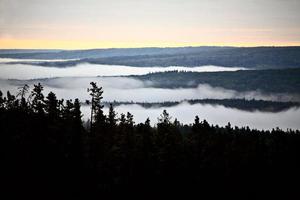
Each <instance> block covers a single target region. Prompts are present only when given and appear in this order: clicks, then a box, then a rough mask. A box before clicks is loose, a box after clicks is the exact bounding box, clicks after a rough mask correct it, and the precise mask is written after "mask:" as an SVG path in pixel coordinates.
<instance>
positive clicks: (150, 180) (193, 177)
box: [0, 82, 300, 198]
mask: <svg viewBox="0 0 300 200" xmlns="http://www.w3.org/2000/svg"><path fill="white" fill-rule="evenodd" d="M88 92H89V94H90V97H91V98H90V100H88V101H87V102H86V103H87V104H89V105H90V106H91V117H90V121H89V122H87V124H88V126H87V128H84V126H83V121H82V119H81V117H82V114H81V111H80V106H81V102H79V100H78V99H75V100H64V99H57V97H56V95H55V94H54V93H53V92H50V93H49V94H47V95H45V94H44V93H43V86H42V85H41V84H36V85H34V88H33V89H32V90H31V91H30V90H29V87H28V86H27V85H25V86H24V87H20V88H19V92H18V93H17V94H15V95H13V94H11V93H10V92H7V94H6V95H4V94H3V93H2V92H0V130H1V135H0V137H1V139H0V141H1V143H0V146H1V154H2V155H1V157H2V167H3V169H2V171H1V182H3V183H4V184H2V185H4V186H3V187H4V190H6V191H20V193H19V194H22V195H24V194H39V193H40V194H42V195H44V196H46V195H47V196H48V195H50V194H53V193H64V194H68V195H82V196H85V197H87V196H89V195H98V196H99V197H101V196H103V195H110V196H114V195H115V194H117V193H118V192H119V194H130V195H146V196H147V197H150V196H151V195H153V197H155V196H156V195H158V194H161V193H166V194H169V195H177V194H187V193H188V194H198V195H199V193H201V195H210V196H211V197H213V196H218V195H220V196H221V195H230V196H236V197H241V196H243V195H244V194H245V193H247V194H248V195H249V197H253V198H254V197H257V196H260V197H261V195H263V196H268V197H270V196H273V195H274V196H276V195H282V197H292V195H294V194H297V189H298V188H297V185H294V184H293V182H294V181H297V180H299V178H300V176H299V175H300V174H299V163H300V162H299V161H300V160H299V158H300V157H299V152H300V151H299V150H300V149H299V148H300V132H299V130H286V131H283V130H281V129H279V128H276V129H273V130H271V131H264V130H255V129H250V128H249V127H240V128H239V127H232V126H231V124H230V123H228V125H227V126H225V127H219V126H217V125H215V126H214V125H210V124H209V123H208V122H207V121H206V120H205V119H199V117H198V116H195V120H194V123H193V124H190V125H184V124H181V123H180V122H179V121H178V120H177V119H176V116H170V115H169V113H168V112H167V111H166V110H164V111H163V112H162V114H161V115H160V116H158V121H157V124H156V126H154V127H152V126H151V125H150V120H149V119H146V120H145V122H144V123H139V124H136V123H135V122H134V116H133V115H132V114H131V113H130V112H127V113H124V114H123V113H121V114H120V115H119V116H120V117H117V113H116V111H115V110H114V107H113V105H112V104H110V108H109V112H108V114H107V115H106V114H104V112H103V102H102V93H103V90H102V88H101V87H99V86H98V85H97V84H96V83H94V82H91V86H90V88H89V89H88ZM282 183H284V184H282ZM215 191H218V192H215ZM13 194H16V192H14V193H13ZM16 195H18V194H16ZM201 195H200V196H201ZM289 195H290V196H289Z"/></svg>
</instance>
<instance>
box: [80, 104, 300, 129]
mask: <svg viewBox="0 0 300 200" xmlns="http://www.w3.org/2000/svg"><path fill="white" fill-rule="evenodd" d="M164 109H166V110H167V111H168V112H169V114H170V115H171V116H172V121H173V120H174V119H175V118H177V119H178V120H179V121H180V122H181V123H184V124H190V123H193V122H194V119H195V116H196V115H198V116H199V118H200V119H201V120H203V119H206V120H207V121H208V122H209V123H210V124H214V125H219V126H225V125H227V123H228V122H230V123H231V125H232V126H238V127H242V126H249V127H250V128H256V129H264V130H271V129H272V128H276V127H279V128H281V129H284V130H286V129H288V128H290V129H300V124H299V119H300V109H295V108H292V109H289V110H287V111H283V112H279V113H265V112H259V111H256V112H247V111H241V110H237V109H232V108H225V107H224V106H212V105H202V104H194V105H190V104H188V103H181V104H179V105H177V106H173V107H168V108H164V107H162V108H149V109H146V108H143V107H141V106H139V105H121V106H117V107H115V110H116V112H117V113H118V116H120V114H121V113H126V112H130V113H132V114H133V115H134V121H135V122H136V123H140V122H144V121H145V120H146V119H147V117H149V118H150V120H151V124H152V125H155V124H156V123H157V118H158V117H159V116H160V114H161V113H162V111H163V110H164ZM104 111H105V113H106V114H107V113H108V108H105V109H104ZM82 112H83V114H84V117H83V118H84V119H85V120H87V119H88V118H89V116H90V107H88V106H83V107H82Z"/></svg>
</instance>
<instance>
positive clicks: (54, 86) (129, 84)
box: [0, 77, 300, 102]
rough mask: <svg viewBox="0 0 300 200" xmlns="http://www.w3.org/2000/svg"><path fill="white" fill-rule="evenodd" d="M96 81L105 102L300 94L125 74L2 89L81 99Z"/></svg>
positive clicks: (13, 83)
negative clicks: (156, 81)
mask: <svg viewBox="0 0 300 200" xmlns="http://www.w3.org/2000/svg"><path fill="white" fill-rule="evenodd" d="M91 81H94V82H97V84H98V85H99V86H101V87H103V90H104V93H103V97H104V98H103V100H105V101H114V100H116V101H135V102H163V101H182V100H186V99H231V98H245V99H256V100H272V101H299V100H300V97H299V96H292V95H286V94H263V93H261V92H260V91H248V92H237V91H234V90H228V89H224V88H220V87H211V86H210V85H206V84H200V85H198V87H197V88H177V89H167V88H154V87H152V83H151V81H145V82H143V81H140V80H137V79H134V78H126V77H69V78H68V77H65V78H52V79H42V80H3V79H0V89H1V90H2V91H3V92H6V91H7V90H10V91H11V92H12V93H16V91H17V88H18V87H20V86H23V85H24V84H28V85H29V86H30V88H31V89H32V88H33V84H37V83H38V82H40V83H41V84H42V85H43V86H44V89H45V92H44V93H45V94H47V93H49V92H50V91H52V92H54V93H55V94H56V95H57V97H58V98H64V99H75V98H79V99H80V100H81V101H85V100H86V99H89V98H90V97H89V95H88V93H87V88H88V87H90V82H91Z"/></svg>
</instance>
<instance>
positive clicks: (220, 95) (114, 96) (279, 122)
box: [0, 59, 300, 129]
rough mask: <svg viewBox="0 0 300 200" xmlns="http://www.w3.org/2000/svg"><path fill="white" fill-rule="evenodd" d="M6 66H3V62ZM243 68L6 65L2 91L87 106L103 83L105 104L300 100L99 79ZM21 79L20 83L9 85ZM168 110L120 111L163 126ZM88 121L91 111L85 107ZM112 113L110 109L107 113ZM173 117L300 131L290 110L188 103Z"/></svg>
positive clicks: (0, 72) (298, 114) (299, 115)
mask: <svg viewBox="0 0 300 200" xmlns="http://www.w3.org/2000/svg"><path fill="white" fill-rule="evenodd" d="M2 61H3V60H2ZM239 69H243V68H224V67H216V66H203V67H194V68H189V67H167V68H165V67H144V68H139V67H128V66H109V65H92V64H80V65H77V66H75V67H68V68H55V67H41V66H32V65H24V64H5V63H4V62H2V63H1V59H0V90H2V92H6V91H7V90H9V91H11V92H12V93H13V94H15V93H16V91H17V88H18V87H20V86H23V85H24V84H28V85H30V88H31V89H32V88H33V84H37V83H38V82H40V83H41V84H42V85H43V86H44V89H45V91H44V94H45V95H47V94H48V93H49V92H50V91H53V92H54V93H56V95H57V97H58V98H59V99H60V98H64V99H75V98H79V99H80V100H81V101H82V102H85V100H86V99H89V98H90V97H89V95H88V93H87V88H88V87H89V86H90V85H89V83H90V82H91V81H94V82H97V83H98V85H99V86H102V87H103V90H104V93H103V96H104V99H103V100H105V101H114V100H117V101H135V102H162V101H181V100H185V99H206V98H210V99H225V98H246V99H252V98H254V99H262V100H275V101H276V100H277V101H278V100H279V101H289V100H299V98H298V97H297V98H298V99H294V98H295V97H290V96H288V95H285V94H268V95H266V94H262V93H261V92H259V91H250V92H237V91H233V90H228V89H223V88H213V87H211V86H209V85H199V86H198V87H197V88H177V89H164V88H153V87H152V83H151V82H150V81H146V82H142V81H140V80H137V79H133V78H126V77H96V76H113V75H139V74H147V73H149V72H158V71H170V70H186V71H199V72H201V71H225V70H227V71H233V70H239ZM47 77H59V78H49V79H40V80H27V79H37V78H47ZM8 79H19V80H8ZM163 109H164V108H151V109H145V108H142V107H141V106H138V105H121V106H118V107H117V108H116V110H117V112H118V113H126V112H127V111H129V112H131V113H132V114H134V117H135V121H136V122H137V123H138V122H143V121H144V120H145V119H146V118H147V117H150V119H151V121H152V124H154V123H156V122H157V117H158V116H159V115H160V114H161V113H162V111H163ZM82 111H83V114H84V119H85V120H87V118H88V116H90V115H89V111H90V109H89V107H88V106H82ZM105 111H106V112H107V108H105ZM167 111H168V112H169V113H170V114H171V115H172V116H174V117H177V118H178V120H180V121H181V122H182V123H192V122H193V120H194V117H195V115H199V117H200V118H201V119H206V120H208V122H210V123H213V124H218V125H221V126H224V125H226V124H227V122H228V121H230V122H231V123H232V125H237V126H247V125H248V126H250V127H252V128H258V129H271V128H274V127H277V126H278V127H280V128H283V129H286V128H292V129H299V128H300V123H299V119H300V110H299V109H297V110H296V109H290V110H287V111H284V112H280V113H262V112H245V111H240V110H236V109H231V108H225V107H223V106H211V105H201V104H195V105H189V104H187V103H183V104H180V105H177V106H173V107H169V108H167Z"/></svg>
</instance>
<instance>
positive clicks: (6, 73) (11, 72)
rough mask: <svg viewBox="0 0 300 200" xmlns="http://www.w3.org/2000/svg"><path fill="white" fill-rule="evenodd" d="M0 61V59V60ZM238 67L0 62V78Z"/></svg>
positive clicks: (233, 68)
mask: <svg viewBox="0 0 300 200" xmlns="http://www.w3.org/2000/svg"><path fill="white" fill-rule="evenodd" d="M0 60H1V59H0ZM244 69H245V68H240V67H219V66H201V67H130V66H120V65H97V64H89V63H84V64H78V65H76V66H73V67H63V68H58V67H42V66H35V65H27V64H6V63H1V61H0V71H1V73H0V78H2V79H23V80H25V79H36V78H53V77H86V76H122V75H124V76H125V75H143V74H148V73H150V72H164V71H174V70H178V71H193V72H215V71H237V70H244Z"/></svg>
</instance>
